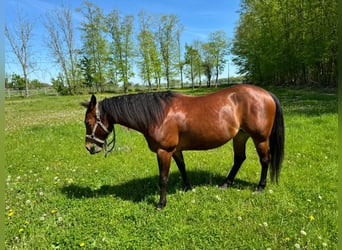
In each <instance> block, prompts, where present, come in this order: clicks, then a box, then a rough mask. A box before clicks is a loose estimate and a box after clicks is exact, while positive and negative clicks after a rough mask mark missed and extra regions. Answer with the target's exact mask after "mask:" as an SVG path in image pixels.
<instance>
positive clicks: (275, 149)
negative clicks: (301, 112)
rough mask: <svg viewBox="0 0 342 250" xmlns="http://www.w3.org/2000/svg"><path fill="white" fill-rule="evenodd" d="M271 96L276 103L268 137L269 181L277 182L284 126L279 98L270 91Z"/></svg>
mask: <svg viewBox="0 0 342 250" xmlns="http://www.w3.org/2000/svg"><path fill="white" fill-rule="evenodd" d="M271 96H272V98H273V100H274V102H275V104H276V113H275V118H274V123H273V128H272V132H271V136H270V139H269V145H270V154H271V168H270V170H271V171H270V175H271V181H274V180H275V181H276V183H278V178H279V175H280V170H281V164H282V162H283V159H284V145H285V127H284V118H283V111H282V108H281V106H280V102H279V99H278V98H277V97H276V96H275V95H273V94H272V93H271Z"/></svg>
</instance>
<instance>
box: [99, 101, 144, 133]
mask: <svg viewBox="0 0 342 250" xmlns="http://www.w3.org/2000/svg"><path fill="white" fill-rule="evenodd" d="M110 106H111V104H110V103H109V104H106V105H104V112H105V113H106V114H107V115H108V117H109V118H108V121H109V122H110V123H111V124H113V125H114V124H120V125H122V126H125V127H127V128H130V129H134V130H136V131H139V132H141V133H143V134H144V133H145V132H146V131H147V130H148V128H147V127H146V126H142V125H141V124H140V123H139V122H138V121H137V119H134V118H135V117H134V115H132V116H130V115H128V114H129V111H126V112H124V114H125V115H122V114H121V115H118V113H120V112H119V111H118V110H115V108H112V109H111V108H109V107H110ZM111 107H115V105H113V106H111ZM132 112H133V111H132Z"/></svg>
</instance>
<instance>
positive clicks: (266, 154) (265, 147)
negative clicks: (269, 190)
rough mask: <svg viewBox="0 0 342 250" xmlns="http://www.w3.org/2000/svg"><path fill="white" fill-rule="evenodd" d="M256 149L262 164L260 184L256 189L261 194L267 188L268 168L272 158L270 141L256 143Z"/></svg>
mask: <svg viewBox="0 0 342 250" xmlns="http://www.w3.org/2000/svg"><path fill="white" fill-rule="evenodd" d="M255 147H256V149H257V152H258V155H259V159H260V164H261V176H260V182H259V185H258V187H257V189H256V191H258V192H259V191H262V190H263V189H265V187H266V181H267V171H268V166H269V163H270V160H271V157H270V151H269V144H268V140H266V141H261V142H255Z"/></svg>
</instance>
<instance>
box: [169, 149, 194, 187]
mask: <svg viewBox="0 0 342 250" xmlns="http://www.w3.org/2000/svg"><path fill="white" fill-rule="evenodd" d="M173 159H174V160H175V162H176V164H177V167H178V169H179V172H180V173H181V175H182V179H183V182H184V191H188V190H191V184H190V181H189V178H188V175H187V174H186V170H185V163H184V157H183V153H182V151H176V152H175V153H174V154H173Z"/></svg>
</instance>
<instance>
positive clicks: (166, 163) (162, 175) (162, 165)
mask: <svg viewBox="0 0 342 250" xmlns="http://www.w3.org/2000/svg"><path fill="white" fill-rule="evenodd" d="M171 156H172V152H168V151H165V150H163V149H159V150H158V151H157V158H158V167H159V187H160V199H159V203H158V205H157V208H158V209H162V208H164V207H165V205H166V186H167V181H168V178H169V170H170V163H171Z"/></svg>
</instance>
